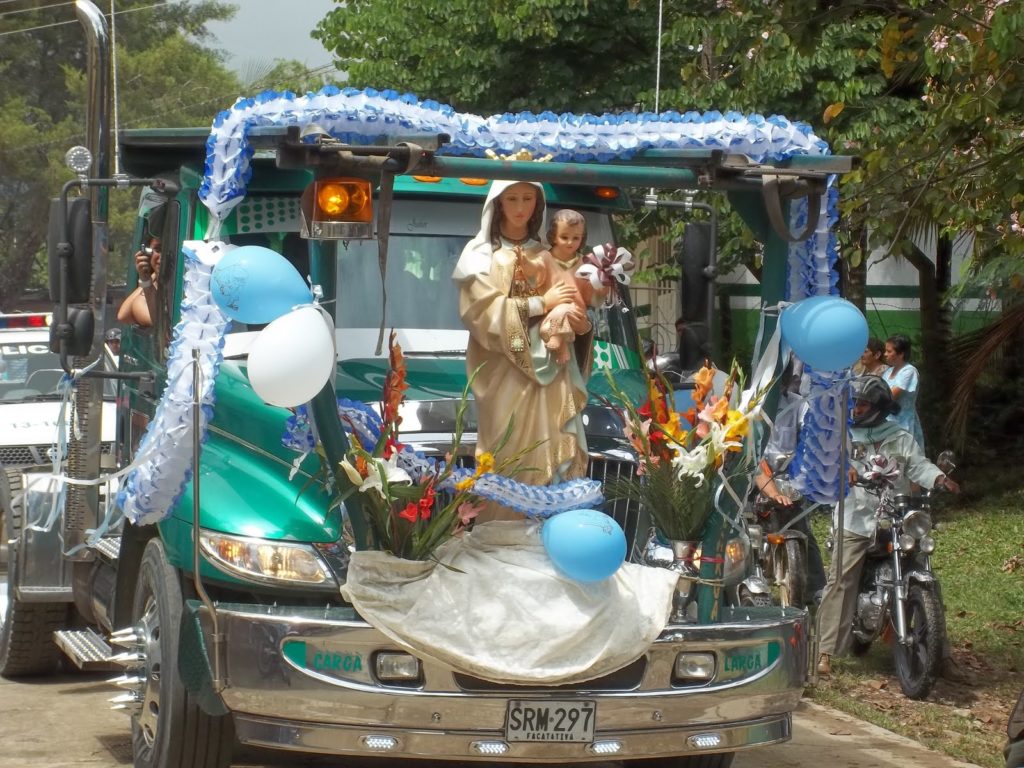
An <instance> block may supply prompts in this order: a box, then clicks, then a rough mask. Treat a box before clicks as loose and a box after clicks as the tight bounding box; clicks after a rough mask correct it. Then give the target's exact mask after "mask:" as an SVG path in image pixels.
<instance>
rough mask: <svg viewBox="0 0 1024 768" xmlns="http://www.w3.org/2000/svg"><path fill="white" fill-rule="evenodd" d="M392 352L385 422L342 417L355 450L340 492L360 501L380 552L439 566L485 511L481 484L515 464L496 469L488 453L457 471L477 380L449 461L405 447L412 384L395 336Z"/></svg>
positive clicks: (345, 464) (460, 415)
mask: <svg viewBox="0 0 1024 768" xmlns="http://www.w3.org/2000/svg"><path fill="white" fill-rule="evenodd" d="M388 350H389V355H390V359H389V362H390V367H389V370H388V373H387V377H386V378H385V381H384V388H383V393H382V399H381V404H380V418H379V420H378V419H377V418H376V414H371V418H370V419H368V420H365V421H362V422H359V423H357V421H356V418H355V415H354V414H353V413H352V411H351V410H350V411H349V415H347V416H343V417H342V418H343V421H345V422H346V423H345V427H346V432H347V433H348V437H349V450H348V451H347V452H346V455H345V458H344V459H343V460H342V461H341V470H342V471H343V473H344V476H345V477H346V478H347V479H348V480H349V481H350V483H351V485H348V484H345V487H341V488H340V494H339V499H338V501H339V502H343V501H345V500H346V499H348V498H350V497H351V496H352V494H355V493H358V494H359V502H360V505H361V508H362V510H363V512H364V514H365V516H366V521H367V524H368V527H369V530H370V535H371V537H372V541H371V546H372V547H373V548H374V549H378V550H381V551H384V552H389V553H391V554H392V555H394V556H395V557H399V558H402V559H405V560H436V557H435V555H434V553H435V551H436V550H437V548H438V547H439V546H440V545H441V544H443V543H444V542H445V541H447V540H448V539H450V538H451V537H452V536H454V535H456V534H457V533H459V532H460V531H462V530H463V529H465V527H466V526H467V525H468V524H469V522H470V521H471V520H473V518H475V517H476V516H477V515H478V514H479V512H480V510H481V509H482V503H483V502H482V498H481V497H480V496H478V495H477V494H475V493H473V487H474V485H475V484H476V481H477V480H479V479H480V477H481V476H483V475H485V474H489V473H493V472H503V471H507V470H508V466H507V465H508V464H510V463H511V462H512V461H514V460H515V458H516V457H513V458H512V459H510V460H508V461H505V462H502V463H501V464H500V465H499V466H495V460H494V457H493V456H492V455H491V454H489V453H485V454H482V455H479V456H477V459H476V468H475V471H474V472H472V473H469V472H468V470H459V469H457V468H456V467H455V465H454V462H453V461H452V457H453V456H456V455H458V452H459V447H460V442H461V438H462V424H463V419H464V416H465V413H466V408H467V404H468V396H469V391H470V386H471V385H472V381H473V376H471V377H470V380H469V382H468V383H467V384H466V388H465V390H463V393H462V400H461V402H460V403H459V407H458V409H457V411H456V415H455V432H454V434H453V438H452V446H451V449H450V450H449V452H448V454H447V455H446V456H445V457H444V459H443V460H439V459H431V458H427V457H424V456H423V455H422V454H417V453H415V452H414V451H413V450H412V449H411V448H410V447H408V446H403V445H402V444H401V442H400V434H399V427H400V425H401V423H402V417H401V415H400V411H401V405H402V402H403V401H404V399H405V391H406V390H407V389H408V387H409V385H408V384H407V383H406V367H405V359H404V357H403V356H402V349H401V347H400V346H399V345H398V344H397V343H395V334H394V333H392V334H391V338H390V340H389V343H388ZM367 424H370V425H371V429H367ZM339 479H340V478H339ZM339 485H341V484H339Z"/></svg>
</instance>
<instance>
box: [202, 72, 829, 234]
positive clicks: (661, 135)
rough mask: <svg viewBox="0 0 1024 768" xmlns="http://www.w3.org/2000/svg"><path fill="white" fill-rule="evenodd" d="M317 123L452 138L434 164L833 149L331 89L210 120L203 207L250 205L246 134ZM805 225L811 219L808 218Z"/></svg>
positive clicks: (656, 118) (646, 120)
mask: <svg viewBox="0 0 1024 768" xmlns="http://www.w3.org/2000/svg"><path fill="white" fill-rule="evenodd" d="M311 123H315V124H316V125H317V126H319V127H321V128H323V129H324V130H326V131H327V132H328V133H329V134H330V135H331V136H333V137H334V138H336V139H338V140H339V141H343V142H346V143H350V144H371V143H376V142H379V141H380V140H381V139H382V138H391V137H397V136H408V134H409V133H410V132H411V131H414V132H419V133H446V134H448V135H449V136H450V137H451V142H450V143H448V144H446V145H444V146H443V147H441V148H440V149H439V150H438V154H451V155H472V156H476V157H483V156H484V155H485V153H486V152H487V150H491V151H493V152H497V153H499V154H513V153H515V152H518V151H519V150H524V149H525V150H528V151H530V152H532V153H535V154H550V155H552V156H553V159H554V160H556V161H571V160H576V161H598V162H610V161H612V160H624V159H628V158H630V157H632V156H633V155H635V154H636V153H637V152H639V151H640V150H643V149H728V150H729V151H730V152H738V153H742V154H746V155H749V156H751V157H752V158H754V159H755V160H757V161H758V162H764V161H770V160H780V159H784V158H787V157H790V156H791V155H794V154H829V148H828V145H827V144H826V143H825V142H824V141H822V140H821V139H819V138H817V137H816V136H815V135H814V133H813V132H812V131H811V128H810V126H808V125H807V124H805V123H793V122H790V121H789V120H787V119H786V118H784V117H780V116H778V115H773V116H771V117H763V116H761V115H747V116H745V115H742V114H740V113H739V112H726V113H725V114H722V113H721V112H705V113H703V114H701V113H698V112H686V113H682V114H681V113H679V112H673V111H670V112H662V113H659V114H654V113H652V112H643V113H641V114H634V113H632V112H626V113H623V114H618V115H612V114H604V115H591V114H584V115H576V114H555V113H554V112H541V113H540V114H534V113H532V112H518V113H505V114H503V115H493V116H491V117H480V116H479V115H472V114H467V113H463V112H456V111H455V110H454V109H452V108H451V107H450V106H448V105H446V104H439V103H438V102H436V101H431V100H426V101H420V100H419V99H418V98H417V97H416V96H414V95H412V94H411V93H404V94H400V93H398V91H393V90H383V91H377V90H374V89H373V88H367V89H365V90H362V91H360V90H357V89H355V88H345V89H341V90H339V89H338V88H336V87H334V86H327V87H325V88H323V89H321V90H320V91H317V92H316V93H307V94H306V95H305V96H296V95H295V94H294V93H291V92H290V91H284V92H283V93H278V92H276V91H264V92H263V93H261V94H259V95H258V96H255V97H253V98H248V99H239V100H238V101H236V102H235V104H234V105H233V106H232V107H231V108H230V109H227V110H225V111H223V112H221V113H220V114H219V115H217V117H216V118H215V119H214V122H213V130H212V131H211V133H210V138H209V139H208V140H207V142H206V177H205V179H204V180H203V184H202V187H201V188H200V191H199V197H200V199H202V201H203V202H204V203H205V204H206V207H207V208H209V209H210V211H211V212H212V213H213V214H214V216H215V217H217V218H218V219H223V218H224V217H226V216H227V213H228V212H229V211H230V210H231V208H232V207H233V206H234V205H236V204H237V203H238V202H239V201H240V200H241V199H242V198H243V197H244V196H245V192H246V186H247V185H248V183H249V179H250V177H251V176H252V169H251V167H250V161H251V159H252V156H253V154H254V149H253V147H252V145H251V144H250V142H249V132H250V131H251V130H252V129H253V128H258V127H265V126H269V127H278V128H280V127H286V126H305V125H309V124H311ZM805 217H806V214H805Z"/></svg>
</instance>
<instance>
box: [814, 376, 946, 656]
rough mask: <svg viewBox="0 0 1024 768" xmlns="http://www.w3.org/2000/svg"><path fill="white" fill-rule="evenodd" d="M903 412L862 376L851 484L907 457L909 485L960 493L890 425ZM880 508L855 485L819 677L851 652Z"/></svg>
mask: <svg viewBox="0 0 1024 768" xmlns="http://www.w3.org/2000/svg"><path fill="white" fill-rule="evenodd" d="M898 410H899V406H898V405H897V404H896V401H895V400H894V399H893V396H892V391H891V390H890V389H889V385H888V384H886V383H885V381H884V380H883V379H882V378H881V377H879V376H859V377H857V378H856V379H854V381H853V414H852V415H853V420H852V421H853V426H852V427H851V429H850V439H851V442H852V447H851V450H850V464H851V466H850V468H849V474H850V480H851V482H852V481H854V480H856V478H857V477H858V476H860V475H863V474H864V473H865V472H866V471H867V470H868V467H869V460H870V457H872V456H876V455H881V456H885V457H887V458H888V457H903V458H905V461H906V463H905V465H904V467H903V478H904V482H914V483H917V484H918V485H920V486H922V487H924V488H937V487H942V488H945V489H947V490H950V491H953V492H954V493H958V492H959V491H960V486H959V485H958V484H957V483H956V482H954V481H953V480H951V479H950V478H948V477H946V476H945V475H944V474H943V472H942V470H941V469H939V468H938V467H937V466H935V465H934V464H932V463H931V462H930V461H928V459H927V458H926V457H925V455H924V453H923V452H922V451H921V448H920V446H919V445H918V444H917V441H916V440H915V439H914V436H913V435H911V434H910V433H909V432H907V431H906V430H905V429H903V428H902V427H901V426H900V425H899V424H896V423H895V422H892V421H886V416H888V415H889V414H891V413H896V412H897V411H898ZM877 507H878V496H877V495H876V494H875V493H873V492H872V491H871V490H870V489H868V488H865V487H864V486H861V485H852V486H851V490H850V493H849V495H848V496H847V497H846V503H845V506H844V510H845V512H844V518H845V519H844V523H843V532H842V536H843V571H842V573H841V574H840V573H837V568H836V566H837V563H836V560H835V559H833V561H832V565H831V567H830V568H829V576H828V583H827V584H826V585H825V593H824V595H823V596H822V599H821V606H820V608H819V609H818V638H819V643H820V652H821V655H820V657H819V658H818V674H819V675H823V676H827V675H830V674H831V673H832V657H833V656H835V655H836V654H841V653H843V652H845V651H846V649H847V647H848V646H849V643H850V636H851V627H852V625H853V616H854V612H855V608H856V605H855V603H856V599H857V589H858V586H859V584H860V577H861V570H862V569H863V566H864V561H865V559H866V556H867V551H868V547H869V546H870V544H871V536H872V534H873V533H874V529H875V524H876V519H875V510H876V509H877Z"/></svg>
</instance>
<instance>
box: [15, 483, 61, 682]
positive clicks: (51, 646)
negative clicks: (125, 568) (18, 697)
mask: <svg viewBox="0 0 1024 768" xmlns="http://www.w3.org/2000/svg"><path fill="white" fill-rule="evenodd" d="M6 474H7V478H6V480H7V483H10V485H9V487H5V488H4V489H3V490H9V491H11V496H10V498H9V499H8V498H4V499H3V508H2V509H0V517H2V518H3V521H4V523H3V528H4V534H3V535H4V544H5V545H6V544H7V538H8V537H10V538H11V539H13V540H15V541H16V540H17V539H18V537H19V536H20V535H21V526H22V510H23V502H22V501H19V502H18V503H17V504H12V503H11V500H13V498H14V496H16V495H17V494H19V493H21V473H20V472H16V471H15V470H6ZM7 483H4V485H5V486H7ZM0 496H3V492H2V491H0ZM17 553H18V549H17V544H15V545H12V546H11V547H9V548H8V549H7V554H8V563H7V585H6V587H5V589H6V590H7V606H6V608H5V609H4V611H3V614H2V615H0V675H3V676H4V677H27V676H29V675H45V674H49V673H50V672H53V671H54V670H55V669H56V667H57V660H58V659H59V658H60V649H58V648H57V645H56V644H55V643H54V642H53V633H54V632H56V631H57V630H58V629H63V628H64V627H65V626H66V624H67V620H68V605H67V604H66V603H26V602H23V601H21V600H18V599H17V598H16V597H15V596H14V585H15V584H17V583H18V562H17V560H18V558H17Z"/></svg>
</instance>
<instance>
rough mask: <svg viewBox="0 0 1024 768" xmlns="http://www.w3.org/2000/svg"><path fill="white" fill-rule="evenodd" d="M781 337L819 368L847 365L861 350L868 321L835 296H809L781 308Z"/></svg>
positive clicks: (831, 368) (845, 366)
mask: <svg viewBox="0 0 1024 768" xmlns="http://www.w3.org/2000/svg"><path fill="white" fill-rule="evenodd" d="M779 323H780V325H781V330H782V338H783V339H784V340H785V341H786V343H787V344H789V346H790V347H792V349H793V352H794V353H796V356H797V357H799V358H800V359H801V360H803V361H804V362H805V363H807V365H809V366H811V367H812V368H816V369H818V370H819V371H841V370H843V369H844V368H849V367H850V366H851V365H853V364H854V363H855V362H857V358H858V357H860V356H861V355H862V354H863V353H864V347H865V345H866V344H867V343H868V321H867V320H866V319H865V318H864V315H863V314H861V311H860V310H859V309H857V307H855V306H854V305H853V304H851V303H850V302H848V301H847V300H846V299H840V298H839V297H838V296H812V297H810V298H809V299H804V300H803V301H798V302H797V303H796V304H793V305H791V306H788V307H786V308H785V309H784V310H783V311H782V317H781V318H780V320H779Z"/></svg>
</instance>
